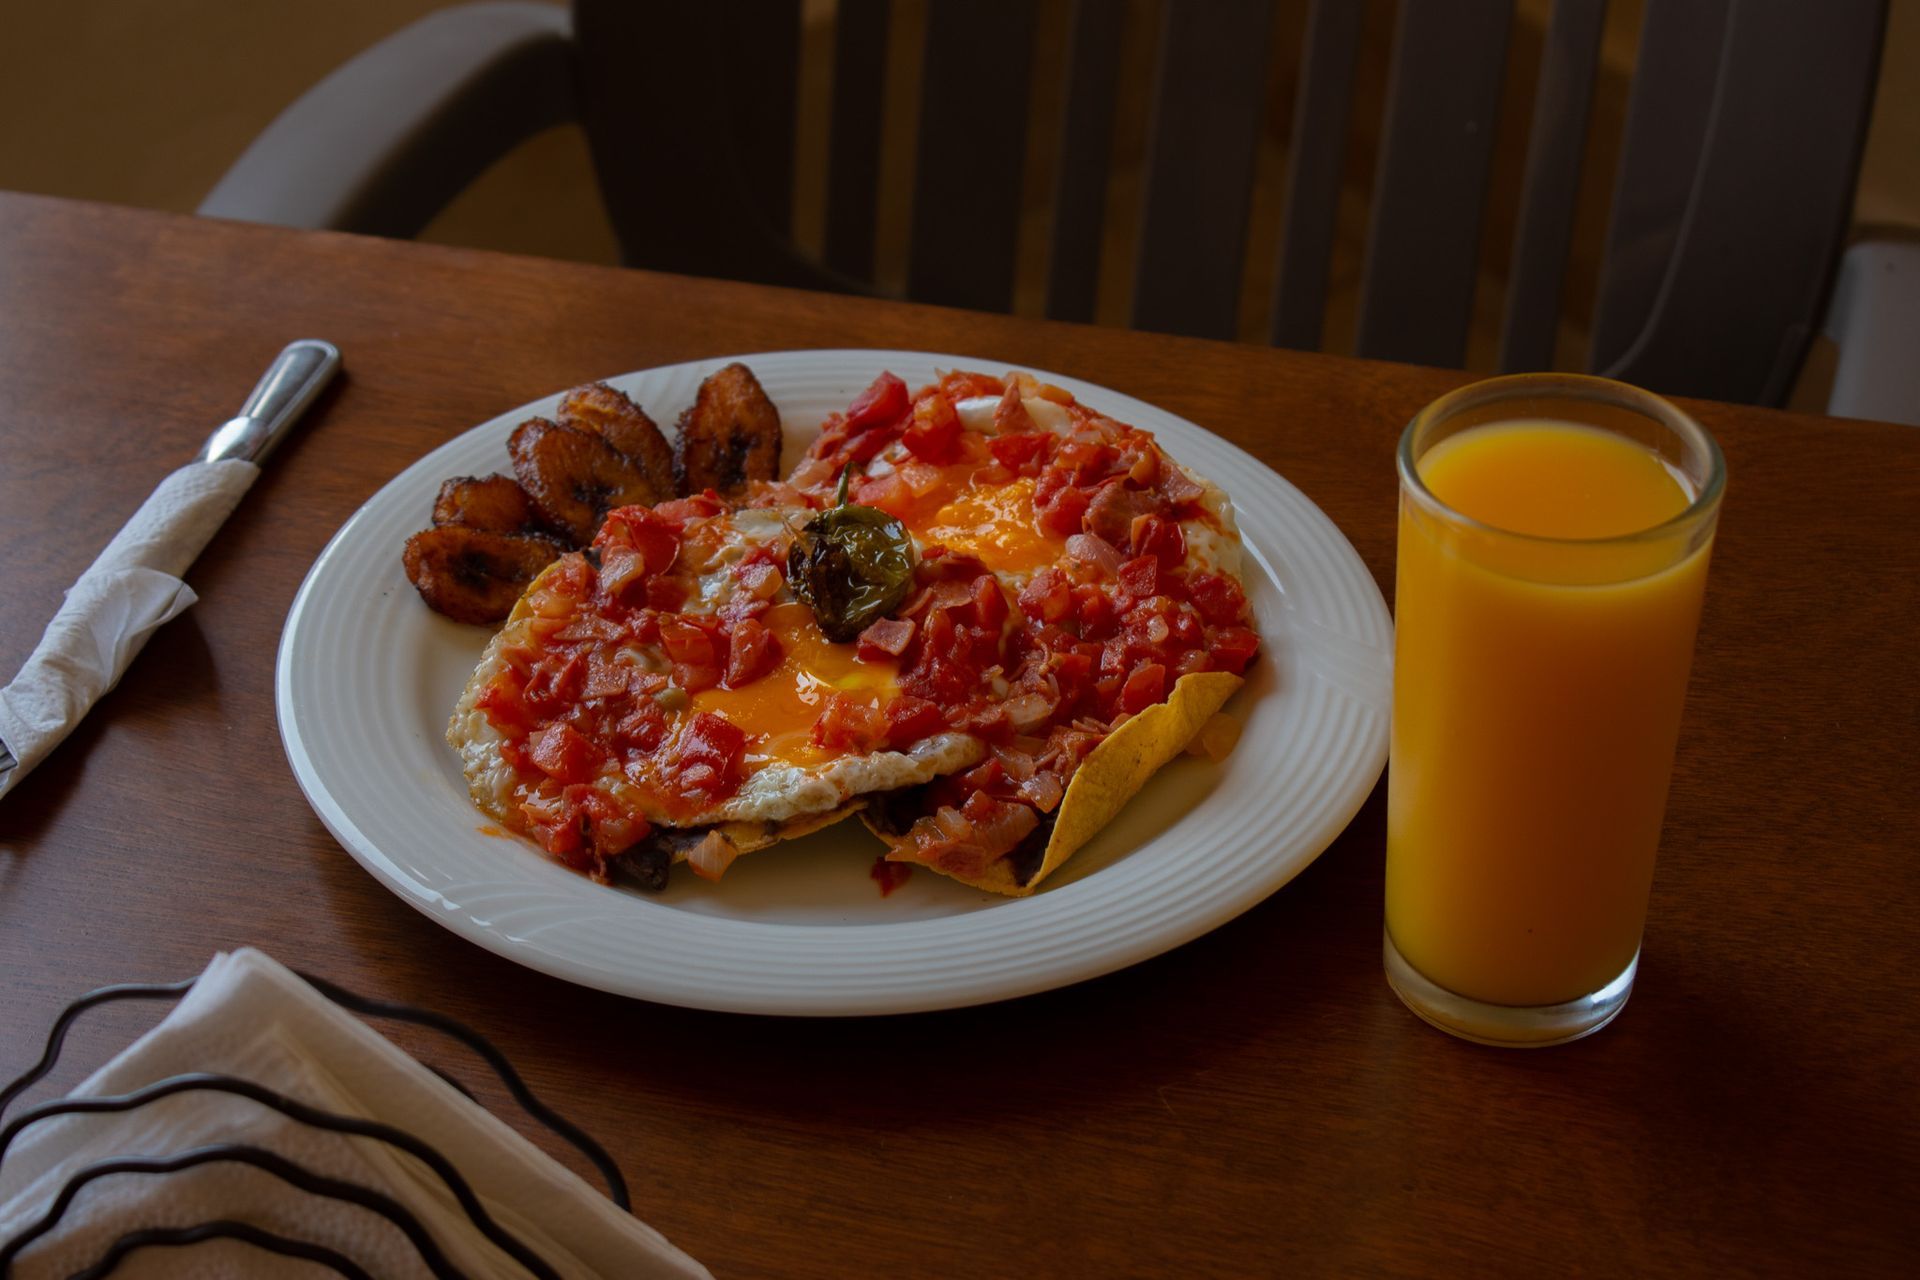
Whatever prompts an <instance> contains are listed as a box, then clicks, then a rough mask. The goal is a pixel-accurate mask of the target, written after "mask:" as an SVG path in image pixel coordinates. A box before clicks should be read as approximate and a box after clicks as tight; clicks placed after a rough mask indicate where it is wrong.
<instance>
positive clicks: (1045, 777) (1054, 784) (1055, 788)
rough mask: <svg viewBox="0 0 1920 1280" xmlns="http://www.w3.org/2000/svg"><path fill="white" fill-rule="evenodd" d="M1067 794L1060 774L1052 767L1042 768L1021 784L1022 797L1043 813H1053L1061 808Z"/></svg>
mask: <svg viewBox="0 0 1920 1280" xmlns="http://www.w3.org/2000/svg"><path fill="white" fill-rule="evenodd" d="M1066 794H1067V788H1066V785H1065V784H1064V783H1062V782H1061V781H1060V775H1059V774H1057V773H1055V772H1053V770H1051V769H1042V770H1040V771H1039V772H1037V773H1035V774H1034V775H1033V776H1032V777H1031V778H1028V779H1027V780H1026V781H1025V782H1022V783H1021V784H1020V796H1021V798H1022V799H1024V800H1026V801H1028V802H1029V803H1031V804H1032V805H1033V807H1034V808H1036V809H1038V810H1039V811H1040V812H1042V813H1052V812H1053V811H1054V810H1055V809H1057V808H1059V807H1060V801H1061V799H1062V798H1063V797H1064V796H1065V795H1066Z"/></svg>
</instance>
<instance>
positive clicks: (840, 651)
mask: <svg viewBox="0 0 1920 1280" xmlns="http://www.w3.org/2000/svg"><path fill="white" fill-rule="evenodd" d="M760 621H761V622H762V623H763V624H764V625H765V626H766V628H767V629H768V630H769V631H771V632H773V635H774V638H775V639H777V640H778V641H779V642H780V653H781V657H780V665H778V666H776V667H775V668H774V669H773V670H771V671H769V672H767V674H765V675H763V676H761V677H760V678H759V679H758V680H755V681H753V682H751V683H750V684H747V685H744V686H742V687H741V688H738V689H727V688H713V689H703V690H701V691H700V692H699V693H696V694H694V695H693V709H694V710H695V711H711V712H714V713H716V714H718V715H721V716H724V717H726V718H727V719H728V720H730V721H732V722H733V723H734V724H737V725H741V726H743V727H748V728H749V731H750V732H752V733H753V734H755V735H756V736H757V737H758V738H759V741H758V742H757V743H755V744H754V745H753V746H751V747H750V748H749V752H750V753H751V755H759V756H768V757H772V758H774V759H778V760H784V761H786V762H788V763H790V764H802V765H804V764H817V763H819V762H820V761H822V760H828V759H832V758H833V757H835V756H838V755H841V754H843V753H842V752H841V751H839V750H836V749H828V748H825V747H821V746H818V745H816V744H815V743H814V741H813V724H814V721H816V720H818V719H819V718H820V713H821V711H822V710H824V709H825V706H826V701H827V695H829V694H832V693H845V694H853V695H855V696H860V695H865V696H866V698H867V700H868V702H869V704H870V705H872V706H883V705H885V704H886V703H888V702H891V701H893V699H894V698H895V697H897V696H898V695H899V689H900V685H899V674H900V666H899V663H897V662H862V661H859V660H858V659H856V658H855V656H854V654H855V652H856V646H854V645H851V644H834V643H832V642H831V641H829V640H828V639H827V638H826V636H825V635H823V634H821V631H820V624H819V623H818V622H816V621H815V620H814V617H813V610H812V609H810V608H808V607H807V606H806V605H804V604H800V603H797V602H789V603H786V604H777V605H774V606H773V607H772V608H771V609H769V610H767V612H766V613H765V614H763V615H762V616H761V618H760ZM750 767H751V766H750Z"/></svg>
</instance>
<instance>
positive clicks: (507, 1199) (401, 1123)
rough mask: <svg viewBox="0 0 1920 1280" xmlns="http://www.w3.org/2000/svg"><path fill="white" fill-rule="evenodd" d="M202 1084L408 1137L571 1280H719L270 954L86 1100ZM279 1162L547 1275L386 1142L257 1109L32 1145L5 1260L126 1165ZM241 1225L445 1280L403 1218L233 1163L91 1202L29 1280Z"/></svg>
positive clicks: (252, 1261)
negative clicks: (229, 1149) (219, 1081)
mask: <svg viewBox="0 0 1920 1280" xmlns="http://www.w3.org/2000/svg"><path fill="white" fill-rule="evenodd" d="M190 1072H219V1073H224V1074H229V1075H234V1076H239V1077H242V1078H244V1079H247V1080H250V1081H253V1082H255V1083H257V1084H260V1085H263V1086H265V1087H266V1088H269V1089H271V1090H273V1091H274V1092H276V1093H280V1094H282V1095H285V1096H287V1097H290V1098H293V1099H295V1100H297V1101H300V1102H304V1103H307V1104H309V1105H312V1106H315V1107H318V1108H320V1109H322V1110H324V1111H328V1112H332V1113H334V1114H338V1115H348V1116H357V1117H364V1118H367V1119H372V1120H377V1121H381V1122H383V1123H386V1124H390V1125H392V1126H394V1127H395V1128H398V1129H402V1130H405V1131H406V1132H407V1133H409V1134H412V1135H413V1136H414V1137H416V1138H419V1139H420V1140H422V1141H424V1142H425V1143H427V1144H428V1145H429V1146H431V1147H433V1148H435V1149H436V1150H438V1151H439V1152H440V1153H441V1154H442V1155H443V1156H445V1157H446V1159H447V1160H448V1161H450V1162H451V1163H452V1164H453V1166H454V1167H455V1168H456V1169H458V1170H459V1172H460V1174H461V1176H462V1177H464V1178H465V1179H466V1181H467V1183H468V1185H469V1186H471V1187H472V1188H473V1191H474V1193H475V1195H477V1196H478V1197H479V1199H480V1201H481V1203H482V1204H483V1206H484V1207H485V1208H486V1210H487V1212H488V1214H489V1215H490V1216H491V1217H492V1218H493V1220H494V1221H495V1222H497V1223H498V1224H499V1225H500V1226H501V1227H503V1228H505V1230H506V1231H508V1232H509V1233H511V1234H512V1235H513V1236H514V1237H515V1238H516V1239H518V1240H519V1241H521V1242H522V1243H523V1244H524V1245H526V1246H527V1247H528V1248H530V1249H531V1250H532V1251H533V1252H534V1253H535V1254H537V1255H539V1257H540V1258H541V1259H543V1260H544V1261H545V1262H547V1263H548V1265H550V1266H551V1267H552V1268H553V1269H554V1271H556V1272H557V1273H558V1274H560V1275H561V1276H564V1277H568V1278H569V1280H575V1278H581V1280H586V1278H598V1277H607V1278H613V1277H618V1278H619V1280H628V1278H632V1280H647V1278H649V1277H676V1278H685V1277H703V1276H707V1275H708V1272H707V1271H706V1269H705V1268H704V1267H702V1266H701V1265H700V1264H699V1263H697V1262H695V1261H694V1260H693V1259H692V1258H689V1257H688V1256H687V1255H686V1254H684V1253H682V1252H680V1251H679V1250H678V1249H675V1248H674V1247H673V1246H672V1245H671V1244H669V1243H668V1242H667V1241H666V1239H665V1238H664V1237H663V1236H661V1235H660V1233H659V1232H657V1231H655V1230H653V1228H651V1227H649V1226H647V1225H646V1224H645V1223H643V1222H640V1221H639V1220H638V1219H636V1218H634V1217H632V1216H631V1215H629V1214H627V1213H626V1212H624V1211H623V1210H621V1209H620V1208H618V1207H617V1206H616V1205H614V1204H613V1203H612V1202H611V1201H609V1200H608V1199H607V1198H606V1196H605V1195H604V1194H602V1193H600V1192H598V1191H596V1190H595V1189H594V1188H592V1187H590V1186H589V1185H587V1183H585V1182H584V1181H582V1180H581V1179H580V1178H579V1177H577V1176H575V1175H574V1174H573V1173H571V1172H569V1171H568V1170H567V1169H565V1168H564V1167H562V1166H561V1165H560V1164H558V1163H557V1162H555V1161H554V1160H553V1159H551V1158H550V1157H549V1156H547V1155H546V1154H545V1153H544V1152H542V1151H540V1150H539V1149H538V1148H537V1147H535V1146H534V1145H533V1144H532V1143H531V1142H529V1141H527V1140H526V1139H525V1138H523V1137H521V1136H520V1135H519V1134H518V1133H517V1132H516V1131H514V1130H513V1129H511V1128H509V1127H508V1126H507V1125H506V1124H504V1123H503V1122H502V1121H500V1120H499V1119H497V1118H495V1117H494V1116H493V1115H492V1114H490V1113H489V1112H487V1111H485V1110H484V1109H482V1108H481V1107H479V1106H478V1105H476V1104H475V1103H473V1102H470V1101H468V1100H467V1099H466V1098H465V1097H463V1096H461V1094H460V1093H459V1092H458V1091H456V1090H455V1089H453V1088H451V1087H450V1086H449V1085H447V1084H446V1083H445V1082H444V1081H442V1080H441V1079H439V1078H438V1077H437V1076H435V1075H434V1074H433V1073H432V1072H430V1071H428V1070H427V1069H426V1068H425V1067H423V1066H421V1065H420V1064H419V1063H418V1062H416V1061H415V1060H413V1059H412V1058H410V1057H408V1056H407V1055H406V1054H404V1053H402V1052H401V1051H400V1050H399V1049H398V1048H396V1047H395V1046H394V1045H393V1044H392V1043H391V1042H389V1041H388V1040H386V1039H385V1038H384V1037H382V1036H381V1035H379V1034H378V1033H376V1032H375V1031H373V1030H372V1029H371V1028H370V1027H368V1026H367V1025H365V1024H364V1023H362V1022H360V1021H359V1020H358V1019H356V1018H354V1017H353V1016H351V1015H350V1014H348V1013H347V1012H346V1011H344V1010H342V1009H341V1008H340V1007H339V1006H337V1005H335V1004H333V1003H332V1002H331V1001H329V1000H327V999H326V998H325V997H324V996H322V995H320V994H319V993H318V992H316V991H315V990H314V989H313V988H312V987H310V986H308V985H307V984H306V983H305V982H303V981H302V980H301V979H300V978H299V977H298V976H296V975H295V974H293V973H291V972H289V971H288V970H287V969H285V968H282V967H281V966H280V965H279V964H277V963H275V962H274V961H273V960H271V959H269V958H268V957H267V956H265V955H263V954H262V953H260V952H258V951H255V950H252V949H245V950H241V951H236V952H232V953H223V954H220V955H217V956H216V957H215V958H214V960H213V962H212V963H211V964H210V965H208V966H207V969H206V972H205V973H203V974H202V975H201V976H200V978H199V980H198V981H197V982H196V983H195V984H194V986H193V988H192V990H191V991H190V992H189V993H188V994H187V996H186V997H185V998H184V999H183V1000H182V1001H181V1002H180V1004H179V1005H178V1006H177V1007H176V1008H175V1009H174V1010H173V1012H172V1013H171V1014H169V1015H168V1016H167V1018H166V1019H165V1020H164V1021H163V1022H161V1023H160V1025H159V1026H157V1027H155V1028H154V1029H153V1030H152V1031H150V1032H148V1033H147V1034H146V1035H144V1036H142V1037H141V1038H140V1039H139V1040H137V1041H136V1042H134V1044H133V1045H131V1046H130V1047H128V1048H127V1049H126V1050H125V1051H124V1052H122V1053H121V1054H120V1055H119V1056H118V1057H117V1058H115V1059H114V1060H113V1061H111V1062H109V1063H108V1064H107V1065H106V1066H105V1067H103V1068H101V1069H100V1070H99V1071H97V1072H95V1073H94V1075H93V1076H92V1077H91V1078H89V1079H88V1080H87V1081H86V1083H84V1084H82V1085H81V1086H80V1087H79V1088H78V1089H76V1090H75V1091H74V1093H73V1094H72V1095H70V1096H74V1097H81V1096H101V1095H112V1094H122V1093H128V1092H131V1091H133V1090H135V1089H139V1088H141V1087H143V1086H146V1085H149V1084H152V1083H154V1082H156V1081H159V1080H163V1079H166V1078H168V1077H171V1076H176V1075H182V1074H186V1073H190ZM230 1142H240V1143H249V1144H252V1145H257V1146H262V1147H266V1148H268V1149H269V1150H271V1151H274V1152H276V1153H278V1154H280V1155H282V1156H285V1157H286V1158H288V1159H290V1160H293V1161H295V1162H297V1163H299V1164H300V1165H302V1166H304V1167H305V1168H306V1169H308V1170H310V1171H312V1172H314V1173H317V1174H321V1175H324V1176H327V1177H332V1178H338V1179H340V1180H342V1181H346V1182H351V1183H355V1184H358V1185H360V1186H364V1187H369V1188H373V1189H376V1190H378V1191H381V1192H384V1193H385V1194H386V1195H388V1196H391V1197H392V1198H393V1199H394V1200H396V1201H398V1202H399V1203H400V1204H401V1205H403V1206H405V1207H406V1209H407V1210H409V1211H410V1212H411V1213H412V1214H413V1216H414V1217H415V1218H416V1219H418V1220H419V1222H420V1223H421V1225H422V1226H423V1227H425V1229H426V1230H427V1232H428V1234H429V1235H430V1236H431V1237H432V1239H433V1242H434V1244H435V1245H437V1246H438V1248H439V1249H440V1251H441V1252H442V1253H443V1254H444V1255H445V1258H446V1260H447V1262H448V1263H449V1264H451V1265H452V1266H453V1267H454V1268H455V1269H457V1270H458V1271H460V1272H461V1273H463V1274H465V1275H468V1276H473V1277H477V1278H487V1277H516V1278H517V1277H524V1276H526V1275H527V1274H528V1273H527V1272H526V1270H524V1269H523V1268H522V1267H521V1266H520V1265H519V1264H517V1263H515V1262H514V1261H513V1260H512V1259H511V1258H510V1257H509V1256H508V1255H507V1254H505V1253H504V1252H502V1251H501V1250H500V1249H498V1248H497V1247H496V1246H494V1245H493V1244H492V1243H491V1242H489V1241H487V1240H486V1239H485V1238H484V1237H483V1236H482V1235H481V1234H480V1232H479V1230H478V1229H477V1228H476V1227H475V1226H474V1224H473V1222H472V1221H471V1220H470V1219H469V1218H468V1216H467V1214H466V1213H465V1211H464V1210H462V1208H461V1207H460V1205H459V1203H458V1202H457V1201H456V1200H455V1198H454V1196H453V1194H452V1193H451V1192H450V1191H449V1190H448V1189H447V1187H446V1184H445V1183H444V1182H442V1181H441V1180H440V1178H439V1177H438V1176H436V1175H435V1174H434V1173H433V1172H432V1171H431V1170H430V1169H428V1168H427V1166H426V1165H425V1164H423V1163H421V1162H420V1161H418V1160H416V1159H415V1158H413V1157H412V1156H409V1155H406V1154H404V1153H402V1152H401V1151H399V1150H398V1149H397V1148H395V1147H392V1146H389V1145H387V1144H385V1143H382V1142H380V1141H378V1140H376V1139H372V1138H360V1137H349V1136H346V1135H342V1134H337V1133H332V1132H329V1131H326V1130H323V1129H317V1128H314V1127H311V1126H308V1125H303V1124H300V1123H298V1122H296V1121H294V1120H292V1119H290V1118H288V1117H287V1116H284V1115H282V1114H281V1113H280V1112H279V1111H277V1110H275V1109H273V1108H270V1107H266V1106H263V1105H261V1104H259V1103H256V1102H254V1101H252V1100H249V1099H245V1098H239V1097H233V1096H231V1095H227V1094H221V1093H208V1092H192V1093H186V1094H181V1095H176V1096H173V1097H170V1098H165V1099H162V1100H160V1101H157V1102H152V1103H149V1104H147V1105H146V1106H144V1107H141V1108H138V1109H137V1110H133V1111H128V1112H122V1113H118V1114H110V1115H93V1116H90V1115H63V1116H58V1117H55V1118H53V1119H49V1120H43V1121H41V1122H39V1123H37V1124H35V1125H32V1126H30V1127H29V1128H27V1129H26V1130H25V1131H24V1132H23V1133H22V1134H21V1136H20V1137H19V1138H17V1139H16V1140H15V1142H14V1145H13V1147H12V1149H10V1150H9V1151H7V1152H6V1154H5V1158H4V1160H3V1161H0V1243H4V1242H5V1241H8V1240H11V1239H13V1238H14V1237H15V1236H16V1235H17V1234H18V1233H19V1232H20V1231H21V1230H22V1229H23V1228H25V1227H27V1226H30V1225H31V1224H33V1223H34V1222H36V1221H38V1220H39V1218H40V1217H41V1215H42V1214H43V1213H44V1212H45V1211H46V1209H47V1207H48V1206H49V1205H50V1204H51V1203H52V1202H53V1200H54V1198H55V1197H56V1196H58V1195H59V1193H60V1189H61V1187H62V1186H63V1185H65V1183H66V1182H67V1180H68V1179H69V1178H71V1177H72V1176H73V1175H74V1174H75V1173H76V1172H77V1171H78V1170H80V1169H82V1168H84V1167H85V1166H87V1165H89V1164H92V1163H94V1162H95V1161H99V1160H102V1159H107V1158H109V1157H124V1156H136V1155H138V1156H162V1155H166V1154H170V1153H179V1152H185V1151H188V1150H191V1149H193V1148H196V1147H203V1146H208V1145H211V1144H215V1143H230ZM218 1219H235V1220H240V1221H243V1222H247V1223H250V1224H253V1225H254V1226H257V1227H260V1228H262V1229H265V1230H267V1231H271V1232H273V1233H274V1234H276V1235H281V1236H286V1237H290V1238H292V1239H296V1240H303V1241H310V1242H313V1243H317V1244H320V1245H323V1246H325V1247H327V1248H330V1249H333V1250H336V1251H337V1252H339V1253H341V1254H344V1255H345V1256H346V1257H348V1258H350V1259H352V1260H353V1261H354V1262H355V1263H357V1264H358V1265H359V1266H361V1267H362V1268H364V1269H365V1270H366V1271H367V1272H369V1273H370V1274H373V1275H376V1276H381V1277H402V1278H406V1280H412V1278H414V1277H421V1278H427V1277H430V1276H431V1275H432V1272H431V1271H430V1270H429V1268H428V1267H427V1265H426V1264H425V1263H424V1262H423V1261H422V1260H421V1256H420V1253H419V1252H418V1250H417V1249H416V1248H415V1246H414V1245H413V1244H412V1243H411V1242H410V1241H409V1240H408V1239H407V1237H406V1236H405V1235H404V1234H403V1233H402V1232H401V1231H400V1229H399V1228H397V1227H396V1226H394V1225H393V1224H392V1223H391V1222H390V1221H389V1220H388V1219H387V1218H385V1217H383V1216H381V1215H380V1214H377V1213H375V1212H373V1211H371V1210H369V1209H365V1208H361V1207H358V1206H356V1205H353V1204H350V1203H347V1202H345V1201H341V1200H335V1199H331V1198H328V1197H323V1196H318V1195H310V1194H308V1193H306V1192H303V1191H300V1190H297V1189H296V1188H294V1187H292V1186H290V1185H288V1184H287V1183H285V1182H282V1181H280V1180H279V1179H277V1178H275V1177H273V1176H272V1175H270V1174H268V1173H266V1172H264V1171H261V1170H258V1169H255V1168H252V1167H250V1166H247V1165H240V1164H234V1163H213V1164H207V1165H202V1166H199V1167H197V1168H194V1169H189V1170H183V1171H179V1172H173V1173H165V1174H144V1173H124V1174H113V1175H110V1176H107V1177H104V1178H101V1179H100V1180H98V1181H95V1182H92V1183H90V1184H89V1185H88V1186H87V1187H86V1189H85V1190H83V1191H82V1192H81V1193H80V1195H79V1196H78V1197H77V1198H76V1199H75V1200H74V1201H73V1203H72V1204H71V1205H70V1206H69V1207H68V1209H67V1211H66V1213H65V1215H64V1217H63V1218H62V1219H61V1221H60V1224H59V1226H58V1227H57V1228H55V1229H54V1231H53V1232H51V1233H49V1234H48V1235H45V1236H42V1237H40V1238H39V1239H37V1240H35V1241H34V1242H33V1243H32V1244H31V1245H29V1246H28V1247H27V1248H26V1250H25V1251H24V1252H23V1253H22V1254H21V1255H20V1260H19V1265H18V1266H17V1267H16V1270H15V1274H16V1275H18V1276H20V1277H21V1278H22V1280H38V1278H39V1277H42V1276H48V1277H52V1276H68V1275H71V1274H73V1273H74V1272H75V1271H77V1270H79V1269H81V1268H83V1267H86V1266H88V1265H90V1264H92V1263H94V1262H96V1261H97V1260H98V1259H99V1258H100V1257H101V1255H102V1254H103V1253H104V1252H105V1250H106V1249H107V1247H108V1246H109V1245H110V1244H111V1243H112V1242H113V1241H114V1240H115V1239H117V1238H119V1237H120V1236H121V1235H123V1234H125V1233H126V1232H128V1231H131V1230H134V1229H137V1228H141V1227H148V1226H156V1225H168V1226H176V1227H185V1226H191V1225H194V1224H198V1223H202V1222H207V1221H211V1220H218ZM283 1273H285V1274H288V1275H298V1276H307V1275H318V1274H326V1271H325V1269H324V1268H319V1267H317V1266H316V1265H315V1264H313V1263H306V1262H294V1261H292V1260H289V1259H285V1258H282V1257H279V1256H278V1255H276V1254H272V1253H268V1252H265V1251H263V1250H261V1249H258V1248H256V1247H254V1246H252V1245H250V1244H245V1243H242V1242H239V1241H234V1240H217V1241H210V1242H206V1243H201V1244H195V1245H191V1246H186V1247H178V1248H143V1249H139V1250H136V1251H134V1252H133V1253H131V1254H129V1255H127V1257H126V1260H125V1261H124V1262H123V1263H122V1264H121V1265H120V1266H119V1267H118V1268H116V1270H115V1272H114V1274H115V1275H116V1276H120V1275H125V1276H127V1277H130V1278H137V1277H183V1276H192V1277H196V1278H204V1280H227V1278H228V1277H232V1278H233V1280H240V1278H241V1277H258V1276H274V1275H280V1274H283Z"/></svg>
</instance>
